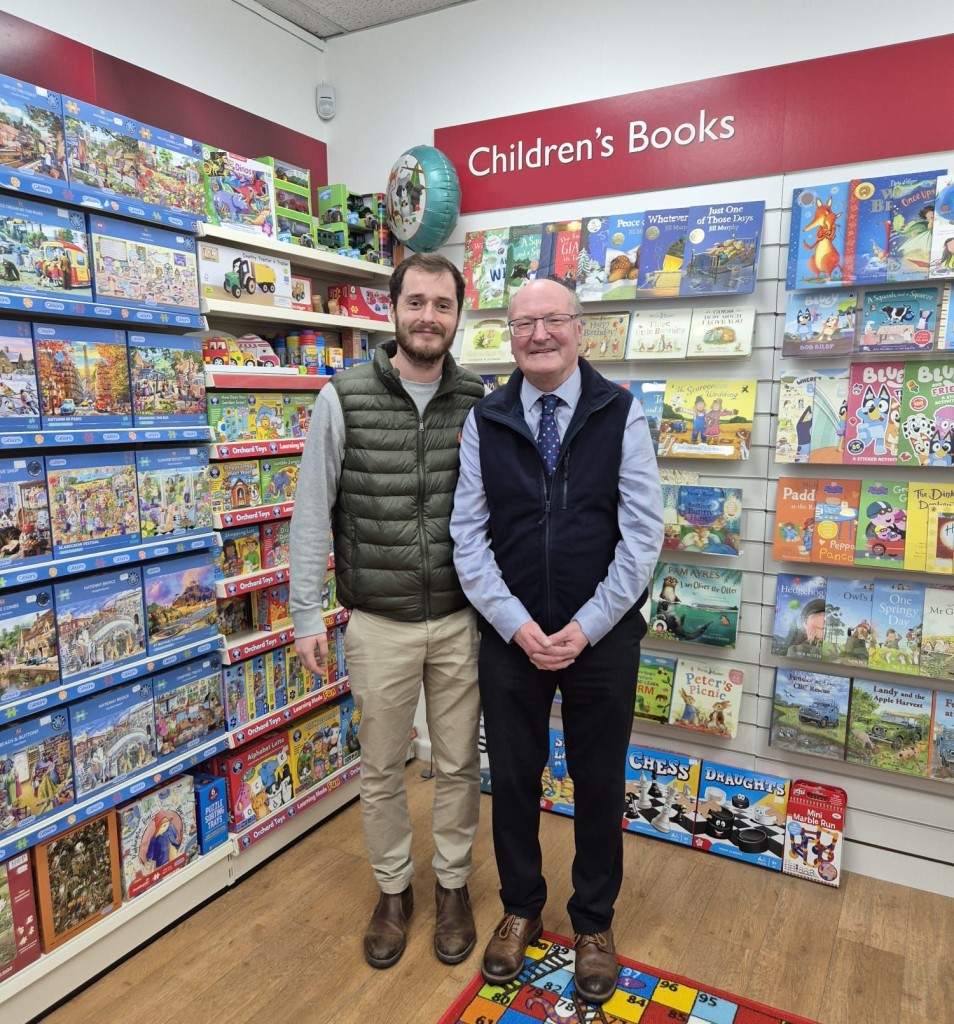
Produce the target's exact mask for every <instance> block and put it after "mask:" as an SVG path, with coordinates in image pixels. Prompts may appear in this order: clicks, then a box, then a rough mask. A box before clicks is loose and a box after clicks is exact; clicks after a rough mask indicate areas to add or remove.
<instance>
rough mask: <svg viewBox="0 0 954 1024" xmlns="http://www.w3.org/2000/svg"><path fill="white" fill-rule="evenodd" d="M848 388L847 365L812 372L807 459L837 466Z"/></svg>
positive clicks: (843, 445) (845, 417)
mask: <svg viewBox="0 0 954 1024" xmlns="http://www.w3.org/2000/svg"><path fill="white" fill-rule="evenodd" d="M849 387H850V377H849V371H848V368H847V367H839V368H836V369H831V370H818V371H816V373H815V393H814V396H813V400H812V443H811V450H810V451H809V453H808V461H809V462H811V463H816V464H818V465H828V466H831V465H836V466H840V465H841V462H842V459H843V457H844V451H845V430H846V429H847V422H848V390H849Z"/></svg>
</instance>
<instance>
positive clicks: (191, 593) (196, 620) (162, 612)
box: [143, 551, 218, 655]
mask: <svg viewBox="0 0 954 1024" xmlns="http://www.w3.org/2000/svg"><path fill="white" fill-rule="evenodd" d="M143 584H144V588H145V600H146V621H147V623H148V626H147V629H148V643H149V653H150V654H151V655H156V654H163V653H165V652H166V651H169V650H171V649H172V648H174V647H180V646H182V644H184V643H192V642H194V641H197V640H202V639H205V638H206V637H212V636H215V634H216V633H217V632H218V620H217V618H216V610H215V569H214V567H213V565H212V558H211V555H210V554H209V552H208V551H202V552H200V553H198V554H195V555H186V556H185V557H183V558H170V559H165V560H163V561H159V562H155V563H151V564H148V565H146V566H145V568H144V569H143Z"/></svg>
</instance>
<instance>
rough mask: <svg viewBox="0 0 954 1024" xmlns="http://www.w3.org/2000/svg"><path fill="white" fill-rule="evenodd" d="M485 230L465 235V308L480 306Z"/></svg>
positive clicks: (463, 269)
mask: <svg viewBox="0 0 954 1024" xmlns="http://www.w3.org/2000/svg"><path fill="white" fill-rule="evenodd" d="M484 234H485V232H484V231H468V232H467V234H466V235H465V236H464V266H463V268H462V270H461V273H462V274H463V277H464V309H465V310H466V309H478V308H479V306H480V267H481V263H482V262H483V258H484Z"/></svg>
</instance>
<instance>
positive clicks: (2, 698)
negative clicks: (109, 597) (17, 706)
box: [0, 587, 60, 707]
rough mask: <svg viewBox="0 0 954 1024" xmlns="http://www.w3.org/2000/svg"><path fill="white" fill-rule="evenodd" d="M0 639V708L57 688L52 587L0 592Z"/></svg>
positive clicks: (58, 674)
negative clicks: (0, 642) (18, 698)
mask: <svg viewBox="0 0 954 1024" xmlns="http://www.w3.org/2000/svg"><path fill="white" fill-rule="evenodd" d="M0 637H2V638H3V645H2V651H3V658H2V664H0V707H2V705H3V703H4V702H6V701H10V700H15V699H16V698H17V697H19V696H21V695H22V694H24V693H28V692H36V693H37V694H40V693H42V692H46V691H53V690H55V689H56V688H57V687H58V686H59V682H60V661H59V658H58V656H57V650H56V619H55V616H54V614H53V588H52V587H30V588H27V589H25V590H8V589H4V590H3V591H0Z"/></svg>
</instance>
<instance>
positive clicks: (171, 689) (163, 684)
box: [153, 654, 225, 757]
mask: <svg viewBox="0 0 954 1024" xmlns="http://www.w3.org/2000/svg"><path fill="white" fill-rule="evenodd" d="M153 690H154V697H155V706H156V744H157V748H158V754H159V757H168V756H171V755H173V754H177V753H180V752H185V751H187V750H192V749H193V748H194V747H197V746H199V745H200V744H202V743H205V742H206V741H208V740H211V739H214V738H215V737H216V736H220V735H221V734H222V733H223V732H225V708H224V706H223V703H222V660H221V658H220V657H219V655H218V654H209V655H207V656H206V657H204V658H196V659H195V660H194V661H188V662H186V663H185V664H184V665H177V666H175V667H174V668H171V669H168V670H167V671H165V672H160V673H159V674H158V675H155V676H153Z"/></svg>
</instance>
